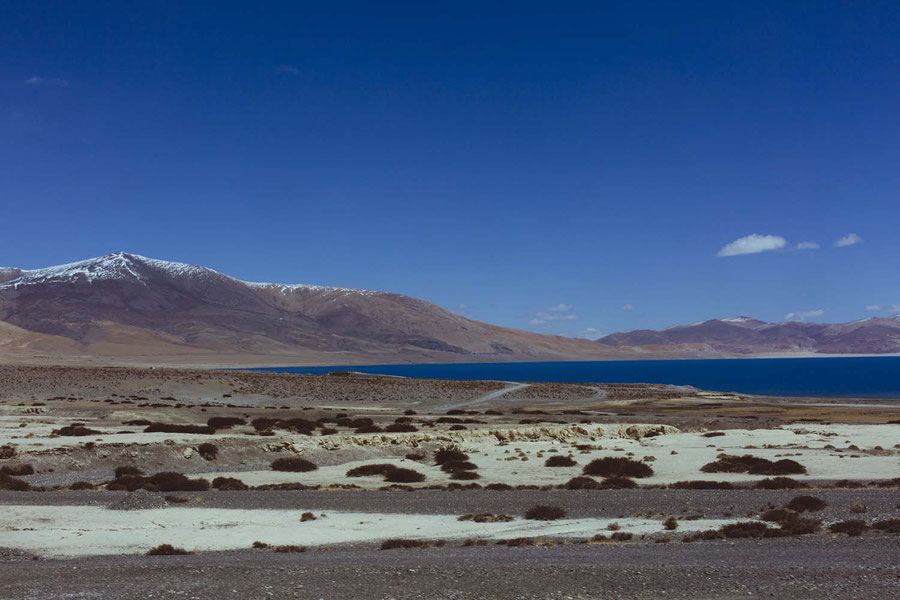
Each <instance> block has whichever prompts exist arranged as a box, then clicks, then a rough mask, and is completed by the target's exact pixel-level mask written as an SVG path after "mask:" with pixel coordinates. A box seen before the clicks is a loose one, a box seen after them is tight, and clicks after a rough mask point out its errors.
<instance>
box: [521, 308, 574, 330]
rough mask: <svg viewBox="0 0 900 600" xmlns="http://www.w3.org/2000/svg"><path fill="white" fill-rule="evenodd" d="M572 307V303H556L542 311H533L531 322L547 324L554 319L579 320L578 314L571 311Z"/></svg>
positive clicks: (533, 323)
mask: <svg viewBox="0 0 900 600" xmlns="http://www.w3.org/2000/svg"><path fill="white" fill-rule="evenodd" d="M572 308H573V306H572V305H571V304H564V303H559V304H554V305H553V306H550V307H548V308H546V309H544V310H542V311H538V312H536V313H532V314H531V318H530V319H529V323H531V324H532V325H547V324H548V323H552V322H554V321H577V320H578V315H576V314H575V313H573V312H571V310H572Z"/></svg>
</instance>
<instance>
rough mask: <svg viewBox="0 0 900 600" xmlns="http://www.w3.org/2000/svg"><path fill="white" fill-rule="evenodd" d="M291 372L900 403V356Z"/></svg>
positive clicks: (286, 369) (381, 367) (292, 369)
mask: <svg viewBox="0 0 900 600" xmlns="http://www.w3.org/2000/svg"><path fill="white" fill-rule="evenodd" d="M255 370H258V371H276V372H286V373H327V372H329V371H335V370H348V371H359V372H363V373H378V374H382V375H401V376H404V377H425V378H435V379H497V380H509V381H565V382H604V383H671V384H675V385H692V386H695V387H698V388H701V389H706V390H717V391H730V392H742V393H745V394H758V395H778V396H831V397H847V398H900V357H896V356H889V357H887V356H886V357H854V358H773V359H767V358H753V359H728V360H637V361H590V362H539V363H456V364H433V365H368V366H332V367H273V368H266V369H255Z"/></svg>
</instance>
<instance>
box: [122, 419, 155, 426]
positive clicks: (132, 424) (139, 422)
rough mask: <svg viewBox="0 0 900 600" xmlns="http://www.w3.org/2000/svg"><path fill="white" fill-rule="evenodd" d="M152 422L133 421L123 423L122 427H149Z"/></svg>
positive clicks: (143, 420)
mask: <svg viewBox="0 0 900 600" xmlns="http://www.w3.org/2000/svg"><path fill="white" fill-rule="evenodd" d="M150 423H151V421H148V420H147V419H132V420H131V421H123V422H122V425H128V426H130V427H146V426H147V425H149V424H150Z"/></svg>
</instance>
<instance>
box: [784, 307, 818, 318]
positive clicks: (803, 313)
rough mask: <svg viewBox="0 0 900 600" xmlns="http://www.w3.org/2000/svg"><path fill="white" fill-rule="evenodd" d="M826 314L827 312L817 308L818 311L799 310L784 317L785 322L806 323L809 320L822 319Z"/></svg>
mask: <svg viewBox="0 0 900 600" xmlns="http://www.w3.org/2000/svg"><path fill="white" fill-rule="evenodd" d="M824 314H825V311H824V310H822V309H821V308H817V309H816V310H798V311H795V312H789V313H788V314H786V315H785V316H784V320H785V321H805V320H807V319H815V318H818V317H821V316H822V315H824Z"/></svg>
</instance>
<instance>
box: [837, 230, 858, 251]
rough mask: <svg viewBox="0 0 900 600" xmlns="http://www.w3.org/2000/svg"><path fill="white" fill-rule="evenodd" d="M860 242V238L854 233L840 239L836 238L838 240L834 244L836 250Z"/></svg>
mask: <svg viewBox="0 0 900 600" xmlns="http://www.w3.org/2000/svg"><path fill="white" fill-rule="evenodd" d="M861 241H862V238H861V237H859V236H858V235H856V234H855V233H848V234H847V235H845V236H844V237H842V238H838V240H837V241H836V242H835V243H834V246H835V247H836V248H843V247H844V246H854V245H856V244H858V243H860V242H861Z"/></svg>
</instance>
